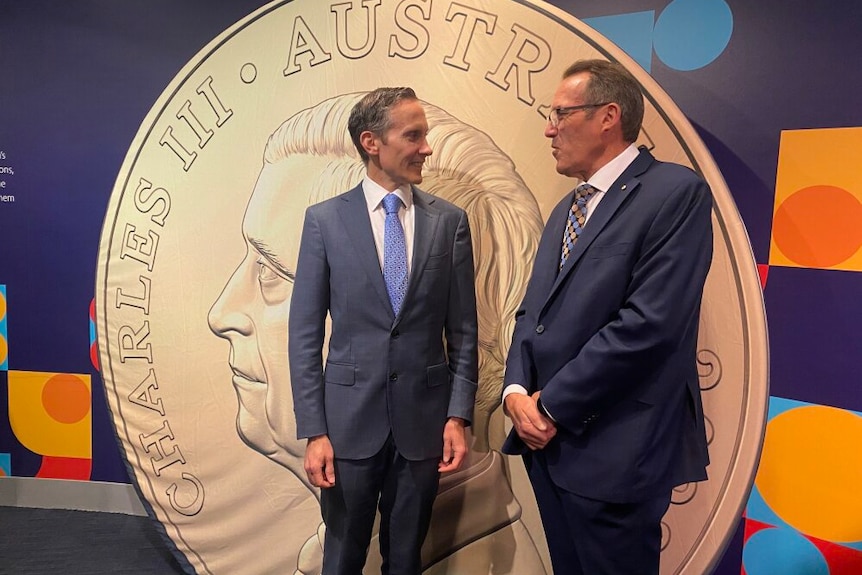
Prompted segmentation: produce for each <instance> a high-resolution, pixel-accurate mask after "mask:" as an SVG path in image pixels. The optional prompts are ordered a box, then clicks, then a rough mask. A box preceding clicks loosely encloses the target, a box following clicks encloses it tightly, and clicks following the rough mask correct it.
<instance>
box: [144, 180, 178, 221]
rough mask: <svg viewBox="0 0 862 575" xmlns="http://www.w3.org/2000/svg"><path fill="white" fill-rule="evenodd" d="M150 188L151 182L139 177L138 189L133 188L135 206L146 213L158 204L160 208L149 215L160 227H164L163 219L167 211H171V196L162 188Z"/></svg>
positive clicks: (151, 186)
mask: <svg viewBox="0 0 862 575" xmlns="http://www.w3.org/2000/svg"><path fill="white" fill-rule="evenodd" d="M152 188H153V184H151V183H150V182H148V181H147V180H145V179H144V178H141V180H140V181H139V182H138V189H136V190H135V207H136V208H138V211H139V212H141V213H142V214H146V213H148V212H150V211H152V210H153V209H154V208H155V207H156V206H159V207H160V209H159V210H158V211H157V212H156V213H154V214H153V215H151V216H150V220H151V221H152V222H153V223H155V224H158V225H160V226H161V227H165V219H166V218H167V217H168V212H170V211H171V196H170V194H168V191H167V190H166V189H164V188H156V189H155V190H153V189H152ZM151 190H152V191H151ZM147 192H149V193H147Z"/></svg>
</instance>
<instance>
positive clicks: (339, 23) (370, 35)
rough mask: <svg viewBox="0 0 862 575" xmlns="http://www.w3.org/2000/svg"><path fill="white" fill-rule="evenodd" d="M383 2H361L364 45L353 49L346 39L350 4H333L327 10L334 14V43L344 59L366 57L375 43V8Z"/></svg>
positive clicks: (363, 0)
mask: <svg viewBox="0 0 862 575" xmlns="http://www.w3.org/2000/svg"><path fill="white" fill-rule="evenodd" d="M382 1H383V0H362V7H363V8H365V44H363V45H362V46H360V47H359V48H353V47H352V46H351V45H350V40H349V39H348V35H349V34H348V28H349V26H348V25H347V13H348V12H350V11H351V10H352V9H353V3H352V2H342V3H341V4H333V5H332V6H331V7H330V8H329V10H330V12H333V13H334V14H335V42H336V46H337V47H338V51H339V52H340V53H341V55H342V56H344V57H345V58H349V59H351V60H356V59H359V58H364V57H365V56H367V55H368V54H369V53H370V52H371V50H372V49H374V44H375V42H376V41H377V7H378V6H380V3H381V2H382Z"/></svg>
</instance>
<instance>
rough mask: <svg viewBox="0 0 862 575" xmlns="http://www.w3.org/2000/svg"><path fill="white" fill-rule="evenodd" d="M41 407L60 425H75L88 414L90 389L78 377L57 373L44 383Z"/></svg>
mask: <svg viewBox="0 0 862 575" xmlns="http://www.w3.org/2000/svg"><path fill="white" fill-rule="evenodd" d="M42 405H43V406H44V407H45V413H47V414H48V415H50V416H51V417H53V418H54V419H56V420H57V421H59V422H60V423H76V422H78V421H81V420H82V419H83V418H84V417H85V416H86V415H87V414H88V413H90V388H89V387H87V384H86V383H84V381H83V380H82V379H81V378H80V377H76V376H74V375H71V374H68V373H58V374H57V375H55V376H53V377H51V379H49V380H48V381H46V382H45V387H44V388H42Z"/></svg>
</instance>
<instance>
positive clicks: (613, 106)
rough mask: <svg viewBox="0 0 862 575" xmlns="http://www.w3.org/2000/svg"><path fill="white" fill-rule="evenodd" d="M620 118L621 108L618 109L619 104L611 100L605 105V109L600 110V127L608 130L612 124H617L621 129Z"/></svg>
mask: <svg viewBox="0 0 862 575" xmlns="http://www.w3.org/2000/svg"><path fill="white" fill-rule="evenodd" d="M622 118H623V115H622V110H621V109H620V106H619V104H617V103H616V102H611V103H610V104H607V105H605V109H604V111H603V112H602V127H603V128H604V129H605V130H610V129H612V128H614V126H617V127H619V129H620V130H622Z"/></svg>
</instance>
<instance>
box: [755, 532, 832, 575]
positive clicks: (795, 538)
mask: <svg viewBox="0 0 862 575" xmlns="http://www.w3.org/2000/svg"><path fill="white" fill-rule="evenodd" d="M742 564H743V566H744V567H745V572H746V573H747V574H748V575H775V574H776V573H781V574H782V575H829V565H828V564H827V563H826V559H825V558H824V557H823V554H822V553H821V552H820V550H819V549H818V548H817V547H815V546H814V544H813V543H811V541H809V540H808V539H806V538H805V537H803V536H802V535H800V534H799V533H797V532H796V531H793V530H792V529H782V528H780V527H777V528H771V529H764V530H762V531H758V532H757V533H755V534H754V535H752V536H751V538H749V540H748V541H747V542H746V544H745V547H744V548H743V550H742Z"/></svg>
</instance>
